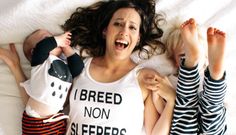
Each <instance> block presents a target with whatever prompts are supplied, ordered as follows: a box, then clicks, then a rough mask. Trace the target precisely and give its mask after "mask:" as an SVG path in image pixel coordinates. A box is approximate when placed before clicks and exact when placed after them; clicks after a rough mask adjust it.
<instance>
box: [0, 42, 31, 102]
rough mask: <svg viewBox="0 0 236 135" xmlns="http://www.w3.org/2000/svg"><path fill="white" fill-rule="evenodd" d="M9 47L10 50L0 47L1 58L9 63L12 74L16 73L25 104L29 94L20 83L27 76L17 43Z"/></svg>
mask: <svg viewBox="0 0 236 135" xmlns="http://www.w3.org/2000/svg"><path fill="white" fill-rule="evenodd" d="M9 47H10V50H8V49H3V48H0V59H2V60H3V61H4V62H5V63H6V64H7V66H8V67H9V69H10V70H11V72H12V74H13V75H14V77H15V80H16V83H17V86H18V88H19V90H20V94H21V96H22V101H23V103H24V105H26V103H27V101H28V99H29V96H28V95H27V93H26V91H25V89H24V88H23V87H21V86H20V83H21V82H24V81H26V79H27V78H26V76H25V74H24V72H23V70H22V67H21V65H20V58H19V55H18V53H17V51H16V48H15V45H14V44H10V45H9Z"/></svg>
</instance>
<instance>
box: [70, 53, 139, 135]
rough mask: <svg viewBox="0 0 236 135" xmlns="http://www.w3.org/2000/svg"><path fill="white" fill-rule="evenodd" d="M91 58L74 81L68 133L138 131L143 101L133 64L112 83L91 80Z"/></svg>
mask: <svg viewBox="0 0 236 135" xmlns="http://www.w3.org/2000/svg"><path fill="white" fill-rule="evenodd" d="M91 61H92V58H88V59H86V60H85V62H84V63H85V68H84V70H83V71H82V73H81V74H80V76H78V77H76V78H75V79H74V82H73V88H72V91H71V94H70V113H69V116H70V121H69V123H68V130H67V135H106V134H107V135H112V134H115V135H140V134H142V128H143V123H144V103H143V96H142V92H141V89H140V86H139V83H138V80H137V72H138V70H139V69H140V68H141V67H139V66H137V67H135V68H134V69H133V70H132V71H130V72H129V73H128V74H126V75H125V76H124V77H122V78H121V79H119V80H117V81H115V82H111V83H101V82H97V81H96V80H94V79H93V78H92V77H91V76H90V73H89V66H90V63H91Z"/></svg>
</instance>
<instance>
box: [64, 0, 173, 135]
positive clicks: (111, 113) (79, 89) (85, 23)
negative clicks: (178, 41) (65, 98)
mask: <svg viewBox="0 0 236 135" xmlns="http://www.w3.org/2000/svg"><path fill="white" fill-rule="evenodd" d="M158 17H159V16H158V15H156V14H155V2H154V1H140V0H139V1H138V0H137V1H132V0H119V1H116V0H112V1H103V2H98V3H95V4H93V5H91V6H89V7H87V8H78V9H77V10H76V12H74V13H73V14H72V16H71V17H70V19H68V20H67V21H66V23H65V24H64V26H63V27H64V30H65V31H71V32H72V44H73V45H77V44H79V45H80V47H81V48H80V49H81V50H80V51H81V54H83V53H84V52H86V53H88V54H89V55H90V56H92V57H91V58H87V59H85V68H84V70H83V71H82V73H81V75H80V76H79V77H77V78H75V79H74V82H73V88H72V91H71V94H70V113H69V116H70V122H69V126H68V130H67V134H73V135H75V134H81V135H82V134H96V135H100V134H114V135H138V134H141V133H142V128H144V129H145V130H144V131H145V132H146V134H147V135H150V134H155V135H156V134H162V135H164V134H169V130H170V125H171V119H172V113H173V108H174V101H175V92H174V91H173V90H171V87H169V84H168V83H166V81H165V79H163V78H162V77H160V76H159V75H158V73H156V72H155V71H153V70H150V69H144V68H143V67H141V66H138V65H137V64H136V63H134V62H133V61H132V60H131V59H130V55H131V53H132V52H134V51H135V50H140V51H145V52H147V54H148V56H149V55H150V54H151V53H150V52H148V51H152V49H154V48H156V47H155V46H154V45H157V47H160V46H161V45H162V44H161V42H159V41H158V38H160V37H161V36H162V30H161V29H160V28H158V26H157V24H158V21H157V20H159V19H160V18H158ZM144 46H148V47H149V48H148V49H147V48H146V49H145V48H144ZM151 73H152V74H151ZM150 76H155V77H156V78H157V82H158V83H159V85H158V86H159V87H160V88H159V89H158V90H157V93H158V94H159V96H160V98H159V99H160V100H158V102H157V103H155V104H158V105H160V108H157V110H158V111H157V110H156V108H155V106H154V103H153V100H152V91H151V90H150V89H149V87H147V84H144V81H143V80H145V79H147V78H149V77H150ZM162 87H165V89H161V88H162ZM163 99H164V100H165V101H166V103H165V106H164V103H163ZM162 106H164V108H162ZM159 114H161V115H159Z"/></svg>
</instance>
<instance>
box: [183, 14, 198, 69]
mask: <svg viewBox="0 0 236 135" xmlns="http://www.w3.org/2000/svg"><path fill="white" fill-rule="evenodd" d="M180 30H181V37H182V39H183V42H184V49H185V63H184V65H185V66H186V67H188V68H191V67H194V66H196V65H197V64H198V61H199V55H200V52H199V40H198V30H197V24H196V22H195V20H194V19H193V18H191V19H189V20H187V21H185V22H184V23H183V24H182V25H181V28H180Z"/></svg>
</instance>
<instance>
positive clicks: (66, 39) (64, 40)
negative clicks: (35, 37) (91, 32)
mask: <svg viewBox="0 0 236 135" xmlns="http://www.w3.org/2000/svg"><path fill="white" fill-rule="evenodd" d="M54 38H55V40H56V42H57V46H58V47H62V48H63V47H68V46H70V43H71V41H70V39H71V33H70V32H65V33H64V34H61V35H58V36H55V37H54Z"/></svg>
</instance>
